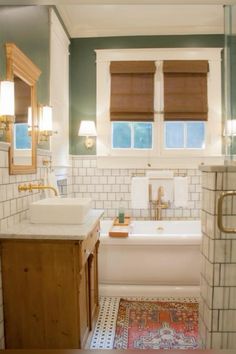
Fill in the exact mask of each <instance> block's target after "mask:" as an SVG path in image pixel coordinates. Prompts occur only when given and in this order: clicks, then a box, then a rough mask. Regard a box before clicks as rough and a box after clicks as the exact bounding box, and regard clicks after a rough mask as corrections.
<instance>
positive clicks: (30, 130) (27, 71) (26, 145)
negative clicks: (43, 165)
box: [5, 43, 41, 175]
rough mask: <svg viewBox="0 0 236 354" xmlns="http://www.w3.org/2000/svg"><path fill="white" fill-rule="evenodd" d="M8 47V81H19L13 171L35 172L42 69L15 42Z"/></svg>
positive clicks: (11, 136) (11, 151)
mask: <svg viewBox="0 0 236 354" xmlns="http://www.w3.org/2000/svg"><path fill="white" fill-rule="evenodd" d="M5 48H6V57H7V80H11V81H14V84H15V122H14V124H10V129H9V134H8V141H9V142H10V149H9V173H10V174H14V175H16V174H27V173H35V172H36V169H37V166H36V161H37V158H36V144H37V131H36V126H37V98H36V84H37V80H38V78H39V76H40V74H41V71H40V70H39V68H38V67H37V66H36V65H35V64H34V63H33V62H32V61H31V60H30V59H29V58H28V57H27V56H26V55H25V54H24V53H23V52H22V51H21V50H20V49H19V48H18V47H17V46H16V45H15V44H14V43H6V44H5ZM29 123H30V124H29Z"/></svg>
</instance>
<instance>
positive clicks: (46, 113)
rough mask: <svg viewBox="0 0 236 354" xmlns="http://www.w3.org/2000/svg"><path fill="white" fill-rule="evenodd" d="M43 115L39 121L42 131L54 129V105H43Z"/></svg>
mask: <svg viewBox="0 0 236 354" xmlns="http://www.w3.org/2000/svg"><path fill="white" fill-rule="evenodd" d="M41 109H42V111H41V117H40V121H39V130H40V131H52V107H50V106H43V107H41Z"/></svg>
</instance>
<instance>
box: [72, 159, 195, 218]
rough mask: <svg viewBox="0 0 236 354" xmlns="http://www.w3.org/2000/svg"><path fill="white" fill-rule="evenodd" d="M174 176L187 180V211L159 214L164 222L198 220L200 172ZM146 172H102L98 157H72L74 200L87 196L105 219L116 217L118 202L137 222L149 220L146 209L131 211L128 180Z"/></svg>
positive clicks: (187, 171)
mask: <svg viewBox="0 0 236 354" xmlns="http://www.w3.org/2000/svg"><path fill="white" fill-rule="evenodd" d="M172 171H173V172H174V176H187V177H188V196H189V202H188V206H187V207H186V208H175V207H174V206H173V205H171V206H170V208H168V209H165V210H163V211H162V216H163V218H164V219H166V220H171V219H175V220H178V219H185V220H195V219H199V218H200V210H201V172H200V171H199V170H197V169H182V168H181V169H174V170H172ZM145 172H146V170H145V169H113V168H111V169H107V168H106V169H105V168H103V169H101V168H98V167H97V158H96V157H91V156H86V157H84V156H72V184H73V191H74V195H75V197H81V198H83V197H90V198H92V200H93V207H94V208H99V209H100V208H101V209H104V210H105V213H104V217H105V218H114V217H115V216H116V215H117V211H118V208H119V202H120V200H121V199H122V203H123V205H124V208H125V212H126V213H127V214H128V215H130V216H131V217H134V218H137V219H149V212H148V210H140V209H135V210H132V209H131V178H132V176H134V175H138V176H142V175H143V176H144V175H145Z"/></svg>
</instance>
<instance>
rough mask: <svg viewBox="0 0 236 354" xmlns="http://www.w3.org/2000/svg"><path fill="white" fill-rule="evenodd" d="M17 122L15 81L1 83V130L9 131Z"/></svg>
mask: <svg viewBox="0 0 236 354" xmlns="http://www.w3.org/2000/svg"><path fill="white" fill-rule="evenodd" d="M14 120H15V92H14V82H13V81H1V82H0V130H8V129H9V124H12V123H14Z"/></svg>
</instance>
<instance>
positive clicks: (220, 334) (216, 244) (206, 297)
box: [200, 166, 236, 349]
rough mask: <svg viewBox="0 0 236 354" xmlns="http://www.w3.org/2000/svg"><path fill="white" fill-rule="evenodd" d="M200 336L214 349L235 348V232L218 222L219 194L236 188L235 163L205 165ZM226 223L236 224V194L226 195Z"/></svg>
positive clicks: (229, 224) (203, 178) (203, 171)
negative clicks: (229, 230) (223, 229)
mask: <svg viewBox="0 0 236 354" xmlns="http://www.w3.org/2000/svg"><path fill="white" fill-rule="evenodd" d="M202 188H203V190H202V197H203V198H202V199H203V203H202V237H203V239H202V247H201V286H200V289H201V298H200V336H201V340H202V342H203V345H204V346H205V347H206V348H207V349H208V348H214V349H236V320H235V319H236V234H233V233H232V234H230V233H223V232H221V231H220V230H219V228H218V226H217V217H218V215H217V214H218V209H217V205H218V197H219V195H220V194H221V192H225V191H230V190H234V191H235V190H236V167H233V166H231V167H230V166H229V167H226V166H215V167H214V166H212V167H204V168H202ZM223 224H224V225H225V226H226V227H235V226H236V197H226V199H225V201H224V204H223Z"/></svg>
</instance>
